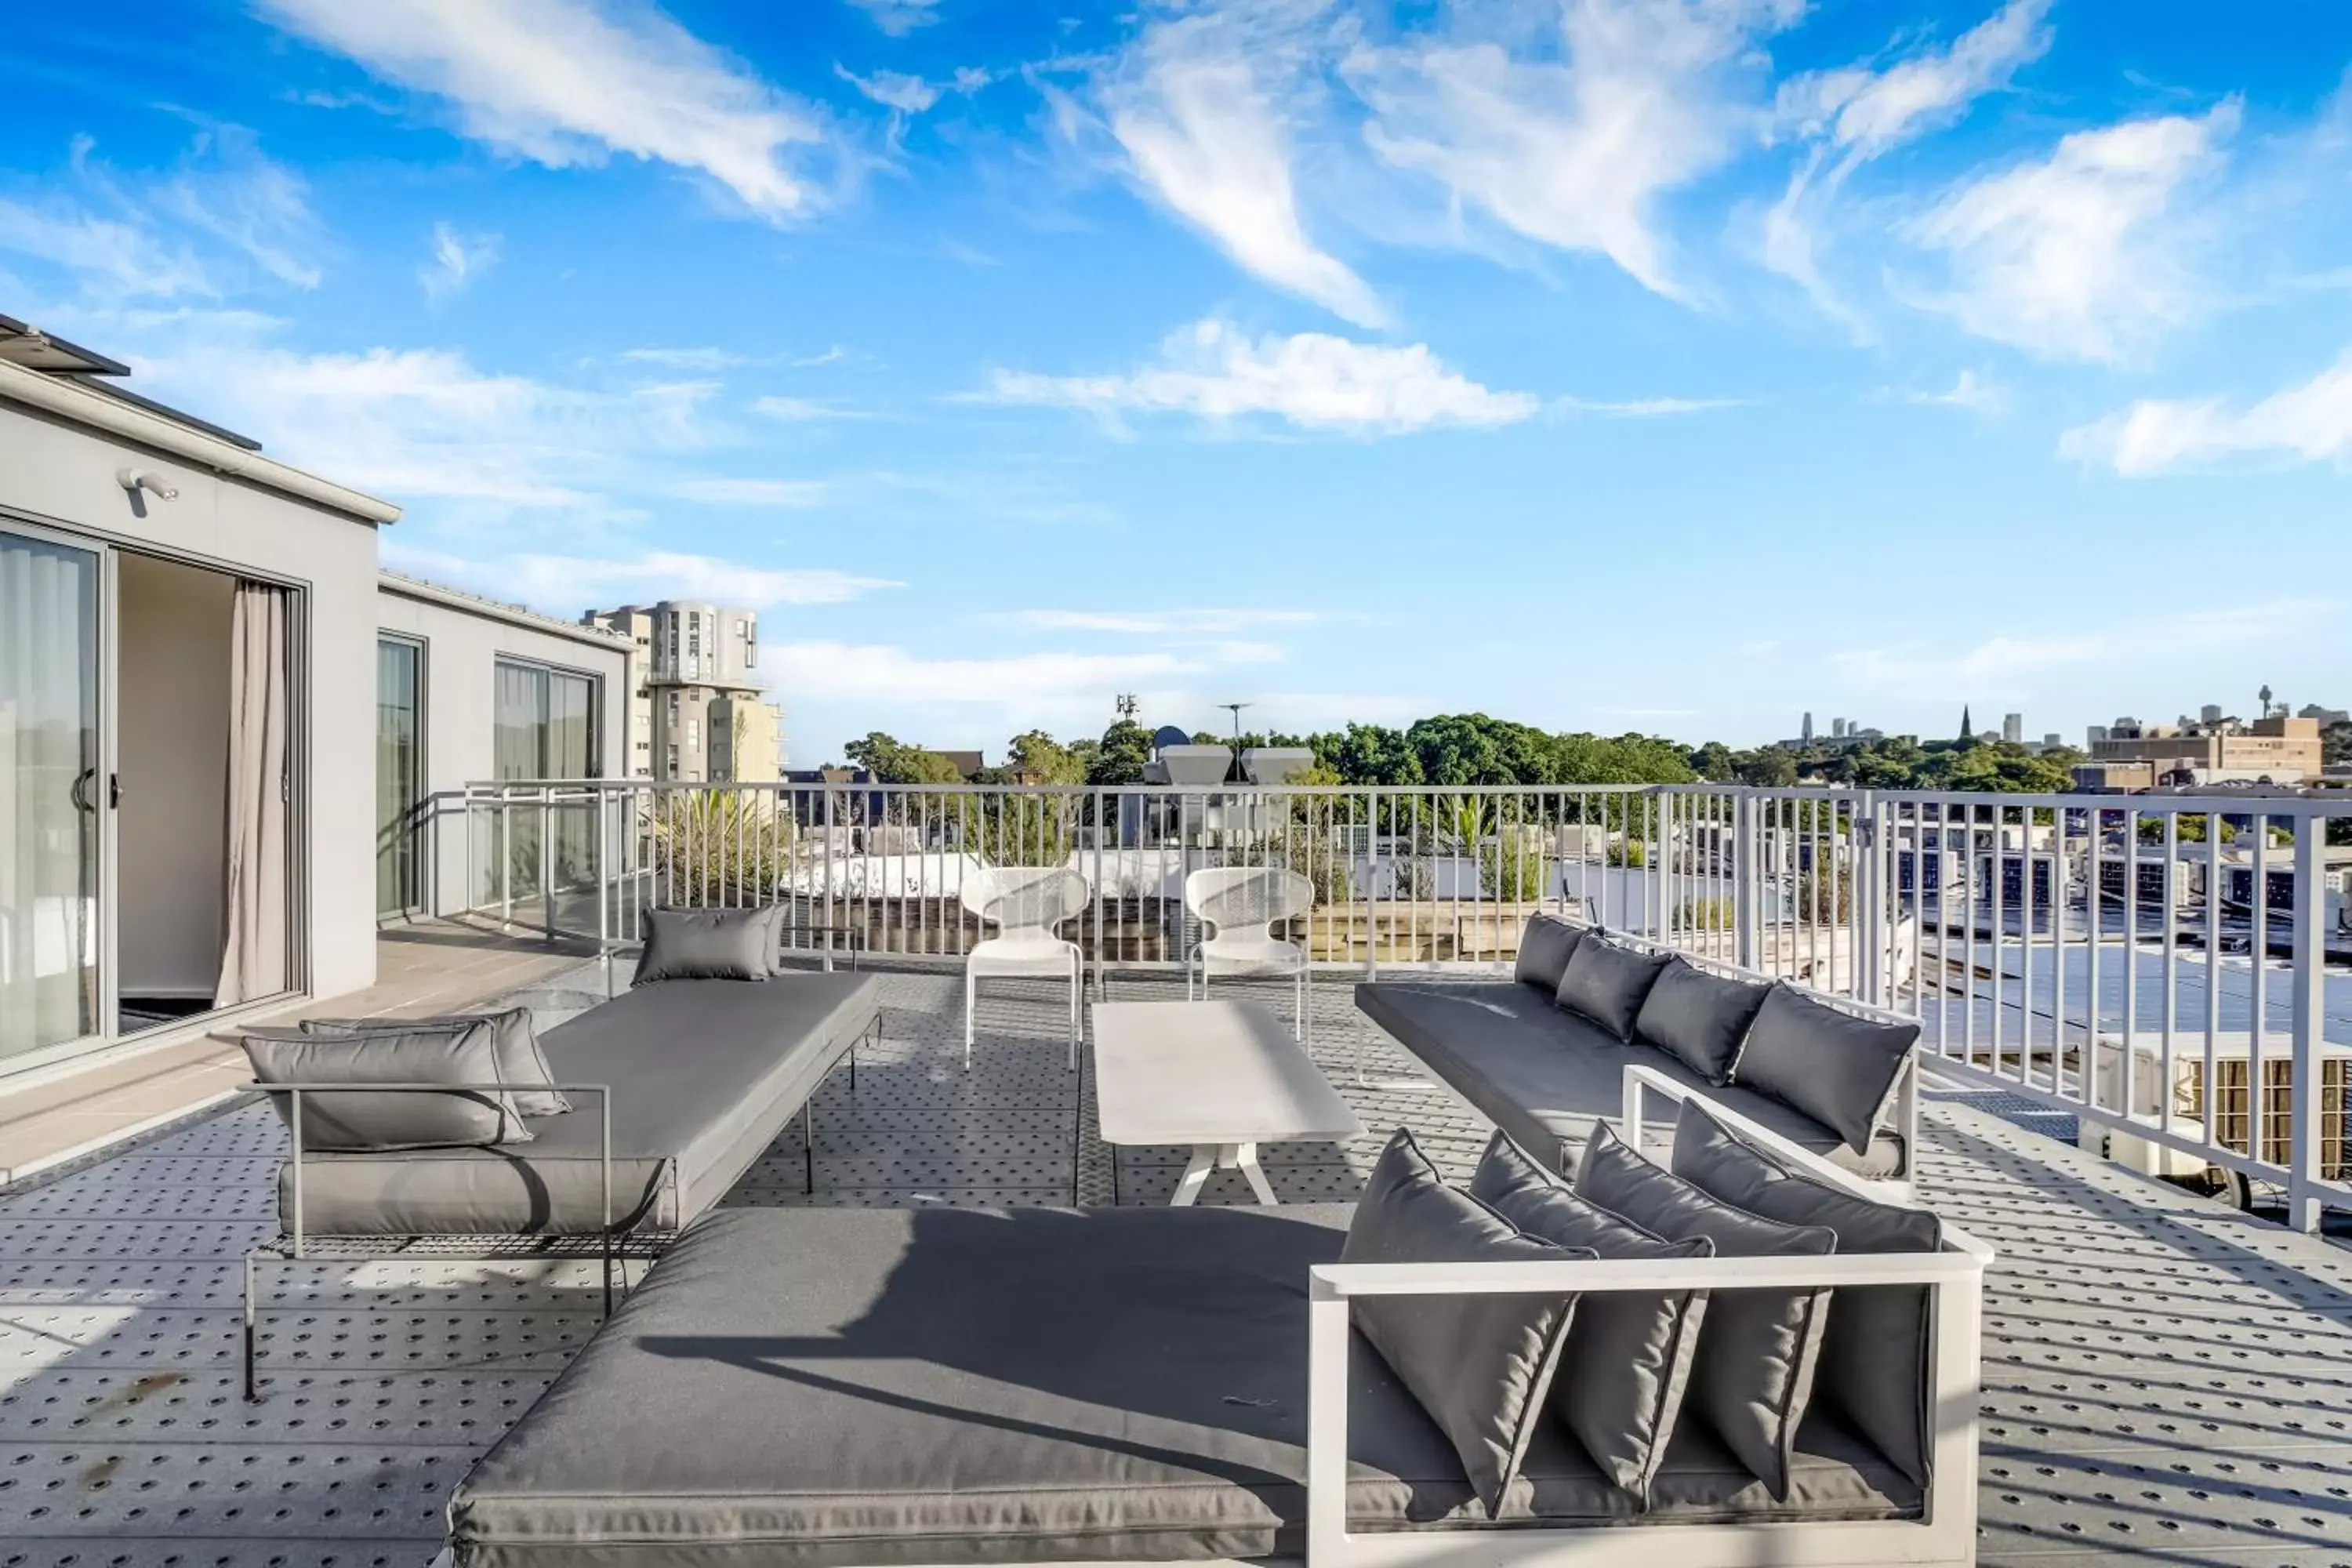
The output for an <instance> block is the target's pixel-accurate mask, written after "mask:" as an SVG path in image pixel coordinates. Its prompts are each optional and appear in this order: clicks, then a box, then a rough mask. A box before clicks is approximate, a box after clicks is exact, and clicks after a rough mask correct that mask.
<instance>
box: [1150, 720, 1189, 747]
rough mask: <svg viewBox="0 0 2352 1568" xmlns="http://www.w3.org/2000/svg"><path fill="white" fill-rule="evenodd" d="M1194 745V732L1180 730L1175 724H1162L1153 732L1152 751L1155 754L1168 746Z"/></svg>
mask: <svg viewBox="0 0 2352 1568" xmlns="http://www.w3.org/2000/svg"><path fill="white" fill-rule="evenodd" d="M1191 744H1192V732H1191V731H1188V730H1180V729H1178V728H1177V727H1176V726H1175V725H1173V724H1162V725H1160V728H1158V729H1157V730H1154V731H1151V749H1152V750H1153V751H1155V752H1157V751H1160V750H1161V749H1162V748H1164V747H1168V746H1189V745H1191Z"/></svg>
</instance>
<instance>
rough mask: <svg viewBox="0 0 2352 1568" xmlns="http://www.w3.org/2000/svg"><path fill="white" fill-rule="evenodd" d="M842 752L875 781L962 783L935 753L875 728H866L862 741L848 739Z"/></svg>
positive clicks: (957, 773)
mask: <svg viewBox="0 0 2352 1568" xmlns="http://www.w3.org/2000/svg"><path fill="white" fill-rule="evenodd" d="M842 751H843V752H845V754H846V755H847V756H848V758H849V760H850V762H851V763H853V764H855V765H856V766H857V767H861V768H864V769H866V771H867V772H868V773H872V774H873V775H874V782H875V783H876V784H961V783H962V782H963V773H961V771H960V770H959V769H958V768H957V767H956V765H955V763H951V762H950V761H949V760H948V759H947V758H945V757H943V756H941V755H940V753H939V752H929V751H925V750H924V749H923V748H922V747H920V746H909V745H908V744H907V743H906V742H903V741H899V740H898V739H896V738H894V737H892V736H889V735H886V734H884V733H883V732H882V731H879V730H872V731H867V732H866V738H865V739H864V740H862V741H852V742H849V744H847V745H846V746H844V747H843V748H842Z"/></svg>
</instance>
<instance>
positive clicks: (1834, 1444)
mask: <svg viewBox="0 0 2352 1568" xmlns="http://www.w3.org/2000/svg"><path fill="white" fill-rule="evenodd" d="M1646 1087H1648V1089H1650V1091H1651V1092H1652V1093H1654V1094H1661V1095H1664V1096H1665V1097H1666V1098H1668V1099H1672V1098H1674V1097H1675V1093H1676V1092H1677V1091H1676V1089H1675V1088H1674V1087H1673V1086H1670V1085H1666V1084H1664V1082H1663V1080H1653V1081H1652V1082H1650V1083H1649V1084H1648V1085H1647V1086H1646ZM1727 1121H1731V1122H1734V1123H1738V1119H1737V1118H1728V1119H1727ZM1738 1125H1739V1128H1740V1131H1742V1132H1743V1133H1744V1134H1747V1135H1750V1136H1755V1137H1757V1138H1759V1140H1761V1141H1763V1142H1767V1143H1768V1144H1773V1143H1776V1142H1777V1141H1774V1140H1772V1139H1771V1137H1770V1135H1769V1133H1764V1132H1761V1131H1759V1130H1758V1129H1755V1128H1754V1127H1753V1126H1752V1125H1750V1124H1745V1123H1738ZM1777 1146H1778V1147H1779V1148H1780V1149H1781V1150H1782V1151H1783V1152H1785V1151H1787V1150H1790V1149H1792V1148H1793V1146H1791V1145H1786V1144H1777ZM1791 1157H1793V1158H1796V1159H1799V1160H1802V1159H1803V1156H1801V1155H1794V1156H1791ZM1811 1165H1812V1167H1813V1168H1816V1169H1818V1170H1820V1171H1822V1172H1825V1173H1829V1174H1830V1175H1831V1176H1832V1177H1833V1178H1835V1179H1837V1180H1842V1181H1844V1182H1847V1183H1851V1184H1853V1185H1854V1186H1855V1187H1856V1189H1857V1190H1859V1189H1860V1188H1861V1187H1862V1186H1864V1185H1865V1184H1860V1183H1859V1182H1858V1179H1856V1178H1852V1177H1849V1176H1843V1175H1842V1174H1841V1173H1836V1172H1834V1170H1833V1168H1831V1167H1827V1166H1826V1165H1820V1164H1819V1163H1811ZM1350 1212H1351V1211H1350V1209H1349V1207H1348V1206H1346V1205H1297V1206H1290V1207H1283V1208H1279V1209H1265V1208H1122V1209H1093V1210H1070V1209H1024V1210H1012V1211H987V1210H982V1211H959V1210H950V1209H918V1210H879V1209H877V1210H856V1209H849V1210H836V1209H803V1210H795V1209H731V1210H722V1211H719V1212H718V1213H716V1214H713V1215H709V1216H707V1217H706V1218H704V1219H703V1220H701V1221H700V1222H698V1224H697V1225H696V1226H694V1227H693V1228H692V1229H691V1230H689V1231H688V1234H687V1235H686V1237H684V1238H683V1239H682V1240H680V1242H679V1243H678V1244H677V1246H676V1247H673V1248H672V1249H671V1250H670V1251H669V1253H668V1254H667V1256H666V1257H665V1258H663V1259H662V1261H661V1262H660V1263H659V1264H658V1265H656V1268H655V1269H654V1271H653V1273H652V1274H651V1276H650V1277H649V1278H648V1279H647V1280H646V1283H645V1284H644V1285H642V1286H640V1287H639V1288H638V1289H637V1290H636V1291H635V1293H634V1294H633V1295H632V1296H631V1297H630V1299H629V1300H627V1301H626V1302H625V1304H624V1305H623V1306H622V1307H621V1308H620V1310H618V1311H617V1312H615V1313H614V1316H613V1318H612V1319H611V1320H610V1321H607V1322H606V1323H605V1325H604V1327H603V1328H602V1329H601V1330H600V1331H598V1332H597V1334H596V1335H595V1336H594V1337H593V1339H592V1340H591V1341H590V1342H589V1343H588V1345H587V1346H586V1347H585V1348H584V1349H583V1351H582V1352H581V1353H580V1354H579V1356H578V1357H577V1358H575V1359H574V1360H573V1362H572V1364H571V1365H570V1366H569V1367H568V1368H566V1370H565V1371H564V1373H562V1376H561V1377H559V1378H558V1379H557V1381H556V1383H555V1384H554V1385H553V1386H552V1387H551V1389H549V1391H548V1392H547V1394H545V1395H543V1396H542V1397H541V1400H540V1401H539V1403H538V1404H537V1405H534V1406H533V1407H532V1409H531V1410H530V1411H529V1412H528V1413H527V1414H526V1415H524V1416H523V1418H522V1420H521V1421H520V1422H519V1423H518V1424H517V1425H516V1426H514V1427H513V1428H512V1429H511V1430H510V1431H509V1433H508V1434H507V1435H506V1436H504V1437H503V1438H502V1439H500V1441H499V1443H498V1444H497V1446H496V1447H493V1448H492V1449H491V1451H490V1452H489V1453H488V1455H486V1456H485V1457H484V1458H482V1459H481V1460H480V1461H479V1462H478V1464H477V1465H476V1466H475V1468H474V1469H473V1470H472V1472H471V1473H470V1474H469V1475H468V1476H467V1478H466V1479H465V1480H464V1481H463V1482H461V1483H460V1484H459V1486H458V1487H457V1490H456V1492H455V1494H454V1495H453V1497H452V1500H451V1502H450V1507H449V1521H450V1531H449V1547H450V1550H449V1554H448V1555H449V1557H450V1559H451V1560H452V1561H453V1562H454V1563H456V1564H457V1568H630V1565H650V1564H655V1563H659V1564H663V1565H664V1568H751V1565H753V1564H758V1565H761V1568H777V1565H791V1568H867V1565H872V1568H913V1565H917V1564H927V1563H928V1564H939V1565H943V1568H944V1565H950V1564H967V1563H1081V1562H1097V1563H1099V1562H1173V1561H1202V1560H1217V1559H1227V1560H1230V1559H1265V1558H1268V1557H1284V1558H1297V1557H1299V1556H1302V1555H1303V1556H1304V1557H1305V1559H1306V1561H1307V1564H1308V1565H1309V1568H1408V1565H1412V1568H1443V1565H1448V1564H1461V1563H1490V1564H1513V1563H1527V1564H1536V1563H1557V1562H1564V1561H1576V1562H1591V1563H1599V1564H1608V1565H1619V1564H1654V1563H1661V1562H1670V1563H1677V1564H1692V1565H1697V1568H1731V1565H1734V1564H1754V1563H1767V1562H1769V1563H1808V1562H1825V1563H1826V1562H1835V1563H1862V1562H1895V1561H1902V1562H1908V1563H1948V1564H1958V1563H1968V1562H1969V1561H1971V1560H1972V1557H1973V1552H1974V1543H1975V1523H1976V1518H1975V1487H1976V1476H1975V1458H1976V1456H1975V1446H1976V1434H1975V1418H1974V1412H1975V1409H1976V1405H1977V1365H1978V1356H1979V1349H1978V1312H1979V1291H1980V1288H1981V1278H1982V1271H1983V1268H1984V1265H1985V1262H1986V1260H1987V1258H1988V1257H1989V1256H1990V1255H1989V1253H1988V1252H1987V1251H1986V1249H1984V1248H1983V1247H1981V1246H1979V1244H1978V1243H1976V1242H1974V1241H1973V1240H1972V1239H1970V1238H1969V1237H1966V1236H1964V1235H1962V1234H1960V1233H1958V1232H1957V1231H1953V1230H1951V1229H1950V1228H1949V1227H1948V1226H1947V1227H1945V1230H1944V1241H1943V1245H1942V1247H1941V1248H1940V1249H1939V1250H1936V1251H1930V1252H1927V1253H1922V1254H1916V1255H1912V1256H1882V1257H1863V1256H1855V1257H1836V1258H1778V1259H1762V1258H1666V1259H1644V1260H1638V1261H1624V1260H1614V1261H1610V1260H1604V1261H1600V1262H1593V1261H1575V1262H1564V1263H1559V1264H1527V1263H1507V1264H1494V1263H1472V1264H1445V1263H1436V1264H1418V1263H1412V1264H1370V1265H1367V1264H1340V1263H1339V1262H1338V1261H1337V1260H1338V1259H1339V1257H1340V1252H1341V1247H1342V1243H1343V1241H1344V1240H1345V1238H1346V1235H1347V1231H1348V1226H1349V1218H1350ZM1864 1281H1866V1282H1870V1283H1874V1284H1890V1283H1898V1282H1916V1283H1917V1284H1919V1285H1922V1286H1924V1287H1925V1288H1926V1291H1927V1299H1928V1301H1929V1305H1927V1309H1926V1310H1927V1311H1928V1313H1929V1314H1930V1317H1929V1321H1930V1322H1931V1323H1932V1325H1933V1350H1932V1352H1931V1354H1930V1355H1929V1357H1928V1363H1927V1365H1926V1366H1925V1367H1924V1368H1923V1369H1922V1376H1921V1383H1920V1386H1919V1387H1918V1389H1917V1390H1916V1398H1917V1399H1918V1401H1919V1405H1918V1408H1919V1409H1920V1410H1921V1412H1922V1419H1923V1420H1924V1421H1926V1422H1927V1423H1929V1424H1930V1426H1931V1427H1932V1432H1933V1436H1932V1445H1931V1451H1932V1459H1931V1461H1930V1468H1929V1469H1928V1470H1927V1477H1926V1480H1925V1483H1924V1484H1922V1483H1921V1482H1920V1481H1918V1480H1916V1479H1910V1478H1909V1477H1907V1476H1906V1473H1905V1472H1904V1470H1903V1469H1902V1468H1899V1467H1898V1466H1897V1465H1896V1464H1895V1463H1894V1462H1893V1461H1890V1460H1889V1459H1887V1458H1885V1455H1883V1454H1882V1453H1881V1452H1879V1451H1878V1450H1877V1449H1876V1448H1874V1447H1873V1446H1872V1444H1871V1443H1870V1442H1869V1441H1868V1440H1867V1439H1866V1438H1864V1436H1862V1435H1861V1434H1860V1432H1859V1431H1858V1430H1857V1429H1856V1428H1855V1427H1854V1426H1851V1425H1849V1424H1848V1423H1846V1422H1845V1421H1844V1420H1843V1418H1842V1417H1841V1416H1840V1415H1837V1414H1836V1413H1835V1411H1834V1410H1832V1409H1831V1408H1829V1407H1827V1406H1822V1407H1819V1408H1817V1409H1816V1410H1815V1412H1814V1413H1813V1414H1811V1415H1808V1416H1807V1417H1806V1419H1805V1421H1804V1424H1803V1425H1802V1426H1801V1427H1800V1429H1799V1433H1798V1436H1797V1439H1796V1443H1795V1454H1794V1458H1793V1463H1792V1465H1791V1468H1790V1485H1789V1488H1788V1490H1787V1492H1786V1495H1785V1496H1784V1497H1782V1498H1780V1499H1778V1500H1776V1499H1775V1498H1774V1497H1773V1495H1772V1494H1771V1492H1770V1491H1769V1489H1767V1488H1766V1487H1765V1485H1764V1484H1763V1483H1761V1482H1759V1481H1758V1480H1757V1479H1755V1478H1754V1477H1753V1476H1752V1475H1751V1474H1750V1473H1749V1472H1748V1470H1747V1469H1746V1468H1743V1467H1742V1466H1741V1464H1740V1463H1739V1461H1738V1460H1737V1459H1736V1458H1733V1457H1732V1455H1731V1454H1730V1453H1729V1452H1728V1451H1727V1449H1726V1448H1725V1447H1723V1446H1722V1444H1721V1443H1720V1441H1719V1440H1717V1438H1716V1437H1714V1436H1712V1434H1711V1433H1710V1432H1709V1431H1708V1430H1707V1429H1706V1426H1703V1425H1702V1424H1700V1423H1697V1422H1696V1421H1693V1422H1688V1423H1685V1424H1682V1425H1680V1426H1677V1428H1676V1432H1675V1437H1674V1439H1673V1441H1672V1443H1671V1445H1670V1447H1669V1448H1668V1450H1667V1457H1666V1459H1665V1461H1664V1468H1663V1469H1662V1470H1661V1471H1660V1473H1659V1475H1658V1478H1657V1479H1656V1481H1655V1483H1654V1485H1653V1487H1652V1489H1651V1492H1650V1497H1649V1500H1648V1506H1647V1509H1646V1511H1645V1510H1643V1507H1642V1506H1641V1504H1640V1503H1638V1502H1637V1501H1636V1500H1634V1499H1633V1497H1632V1496H1631V1494H1629V1493H1627V1492H1625V1491H1624V1490H1622V1489H1620V1488H1618V1487H1616V1486H1614V1485H1612V1484H1611V1482H1610V1481H1609V1480H1608V1479H1605V1478H1604V1477H1603V1475H1602V1474H1601V1472H1600V1471H1599V1470H1598V1469H1597V1468H1595V1467H1594V1466H1593V1464H1592V1462H1591V1460H1590V1459H1589V1458H1587V1457H1586V1456H1585V1454H1584V1452H1583V1450H1582V1449H1581V1448H1580V1447H1579V1445H1578V1443H1577V1441H1576V1439H1575V1438H1573V1437H1572V1436H1568V1435H1567V1433H1566V1432H1565V1430H1564V1429H1562V1428H1560V1427H1559V1426H1554V1425H1551V1424H1549V1422H1547V1423H1546V1424H1545V1425H1543V1426H1541V1427H1539V1428H1538V1430H1537V1432H1536V1434H1535V1436H1534V1439H1533V1442H1532V1444H1531V1445H1530V1447H1528V1453H1527V1460H1526V1464H1525V1466H1524V1468H1523V1469H1522V1471H1521V1472H1520V1474H1519V1475H1518V1477H1517V1479H1514V1480H1513V1481H1512V1482H1511V1483H1510V1486H1509V1488H1508V1489H1507V1492H1506V1493H1505V1495H1504V1498H1503V1501H1502V1505H1501V1508H1500V1510H1499V1512H1498V1513H1497V1515H1496V1517H1495V1518H1494V1519H1493V1520H1491V1521H1490V1520H1489V1519H1488V1517H1487V1515H1486V1511H1485V1510H1484V1509H1483V1507H1482V1506H1481V1505H1480V1503H1479V1502H1478V1501H1477V1500H1476V1499H1475V1495H1474V1492H1473V1489H1472V1486H1471V1484H1470V1482H1469V1481H1468V1480H1467V1479H1465V1474H1464V1470H1463V1466H1462V1461H1461V1459H1460V1458H1459V1456H1458V1455H1457V1453H1456V1451H1455V1449H1454V1447H1453V1446H1452V1445H1451V1444H1450V1443H1449V1441H1448V1439H1447V1438H1446V1437H1445V1436H1444V1435H1443V1434H1442V1433H1441V1431H1440V1430H1439V1428H1438V1427H1437V1426H1435V1425H1434V1424H1433V1422H1432V1421H1431V1419H1430V1417H1429V1416H1428V1415H1425V1414H1424V1413H1423V1409H1422V1407H1421V1406H1420V1405H1418V1404H1417V1403H1416V1402H1415V1400H1414V1398H1413V1396H1412V1394H1409V1393H1408V1392H1407V1391H1406V1390H1405V1389H1404V1387H1403V1386H1402V1384H1401V1383H1400V1382H1399V1381H1398V1380H1397V1379H1396V1378H1395V1376H1394V1375H1392V1374H1391V1373H1390V1371H1389V1370H1388V1368H1387V1366H1386V1365H1385V1364H1384V1363H1383V1362H1382V1360H1381V1357H1380V1355H1379V1354H1378V1353H1377V1352H1373V1351H1372V1350H1371V1349H1370V1346H1369V1345H1368V1344H1367V1343H1366V1342H1363V1341H1362V1340H1361V1339H1360V1338H1359V1337H1358V1336H1357V1335H1356V1333H1355V1332H1353V1331H1351V1328H1350V1317H1349V1314H1350V1310H1351V1308H1352V1307H1357V1306H1360V1304H1361V1303H1362V1302H1363V1300H1365V1299H1366V1298H1367V1297H1372V1296H1385V1295H1392V1294H1394V1293H1398V1292H1404V1293H1424V1292H1437V1293H1444V1294H1454V1293H1461V1292H1481V1293H1484V1292H1495V1293H1511V1292H1526V1291H1529V1290H1535V1291H1544V1290H1548V1289H1570V1290H1583V1291H1587V1292H1590V1291H1593V1290H1630V1291H1647V1290H1658V1289H1664V1290H1675V1289H1715V1290H1718V1291H1720V1290H1727V1289H1743V1288H1750V1287H1755V1288H1763V1287H1779V1286H1806V1285H1839V1284H1852V1283H1858V1282H1864ZM1661 1532H1663V1535H1662V1534H1661ZM1669 1538H1670V1539H1669Z"/></svg>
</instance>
